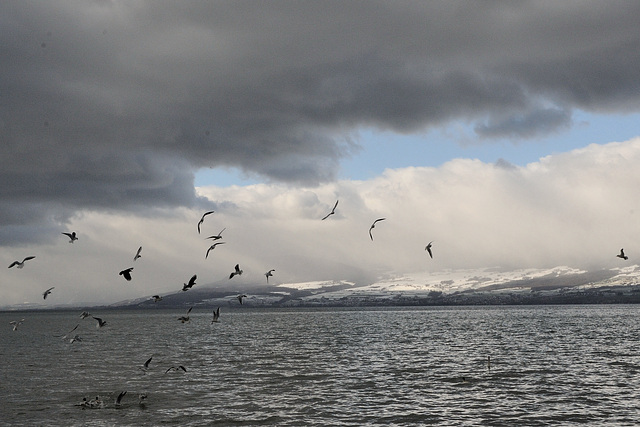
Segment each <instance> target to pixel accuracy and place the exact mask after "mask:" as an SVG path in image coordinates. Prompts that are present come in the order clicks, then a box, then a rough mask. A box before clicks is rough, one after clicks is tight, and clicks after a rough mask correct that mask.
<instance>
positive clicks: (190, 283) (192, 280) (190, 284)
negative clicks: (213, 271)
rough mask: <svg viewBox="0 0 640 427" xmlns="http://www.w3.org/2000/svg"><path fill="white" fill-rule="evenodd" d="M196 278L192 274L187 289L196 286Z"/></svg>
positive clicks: (195, 275)
mask: <svg viewBox="0 0 640 427" xmlns="http://www.w3.org/2000/svg"><path fill="white" fill-rule="evenodd" d="M197 277H198V275H197V274H194V275H193V276H192V277H191V279H189V287H192V286H193V285H195V284H196V278H197Z"/></svg>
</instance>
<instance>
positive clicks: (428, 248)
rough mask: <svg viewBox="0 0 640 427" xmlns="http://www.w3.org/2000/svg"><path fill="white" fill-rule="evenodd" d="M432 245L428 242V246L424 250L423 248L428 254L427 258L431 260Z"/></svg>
mask: <svg viewBox="0 0 640 427" xmlns="http://www.w3.org/2000/svg"><path fill="white" fill-rule="evenodd" d="M432 243H433V242H429V244H428V245H427V246H425V248H424V250H425V251H427V252H429V256H430V257H431V258H433V253H431V244H432Z"/></svg>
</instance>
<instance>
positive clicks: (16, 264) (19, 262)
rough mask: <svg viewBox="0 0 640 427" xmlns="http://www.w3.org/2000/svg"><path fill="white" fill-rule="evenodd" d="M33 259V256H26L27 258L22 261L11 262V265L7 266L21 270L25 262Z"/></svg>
mask: <svg viewBox="0 0 640 427" xmlns="http://www.w3.org/2000/svg"><path fill="white" fill-rule="evenodd" d="M34 258H35V256H28V257H25V258H24V259H23V260H22V261H13V262H12V263H11V265H10V266H9V268H11V267H13V266H17V267H18V268H22V267H24V263H25V262H26V261H29V260H30V259H34Z"/></svg>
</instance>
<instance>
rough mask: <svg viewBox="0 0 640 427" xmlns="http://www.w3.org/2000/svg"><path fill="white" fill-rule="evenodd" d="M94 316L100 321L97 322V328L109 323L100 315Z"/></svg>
mask: <svg viewBox="0 0 640 427" xmlns="http://www.w3.org/2000/svg"><path fill="white" fill-rule="evenodd" d="M91 317H93V316H91ZM93 318H94V319H95V320H97V321H98V324H96V328H97V329H100V328H102V327H103V326H105V325H106V324H107V321H106V320H102V319H101V318H99V317H93Z"/></svg>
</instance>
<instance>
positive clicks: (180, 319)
mask: <svg viewBox="0 0 640 427" xmlns="http://www.w3.org/2000/svg"><path fill="white" fill-rule="evenodd" d="M192 309H193V307H189V310H187V315H186V316H180V317H178V320H179V321H180V322H182V323H185V322H188V321H189V313H191V310H192Z"/></svg>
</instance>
